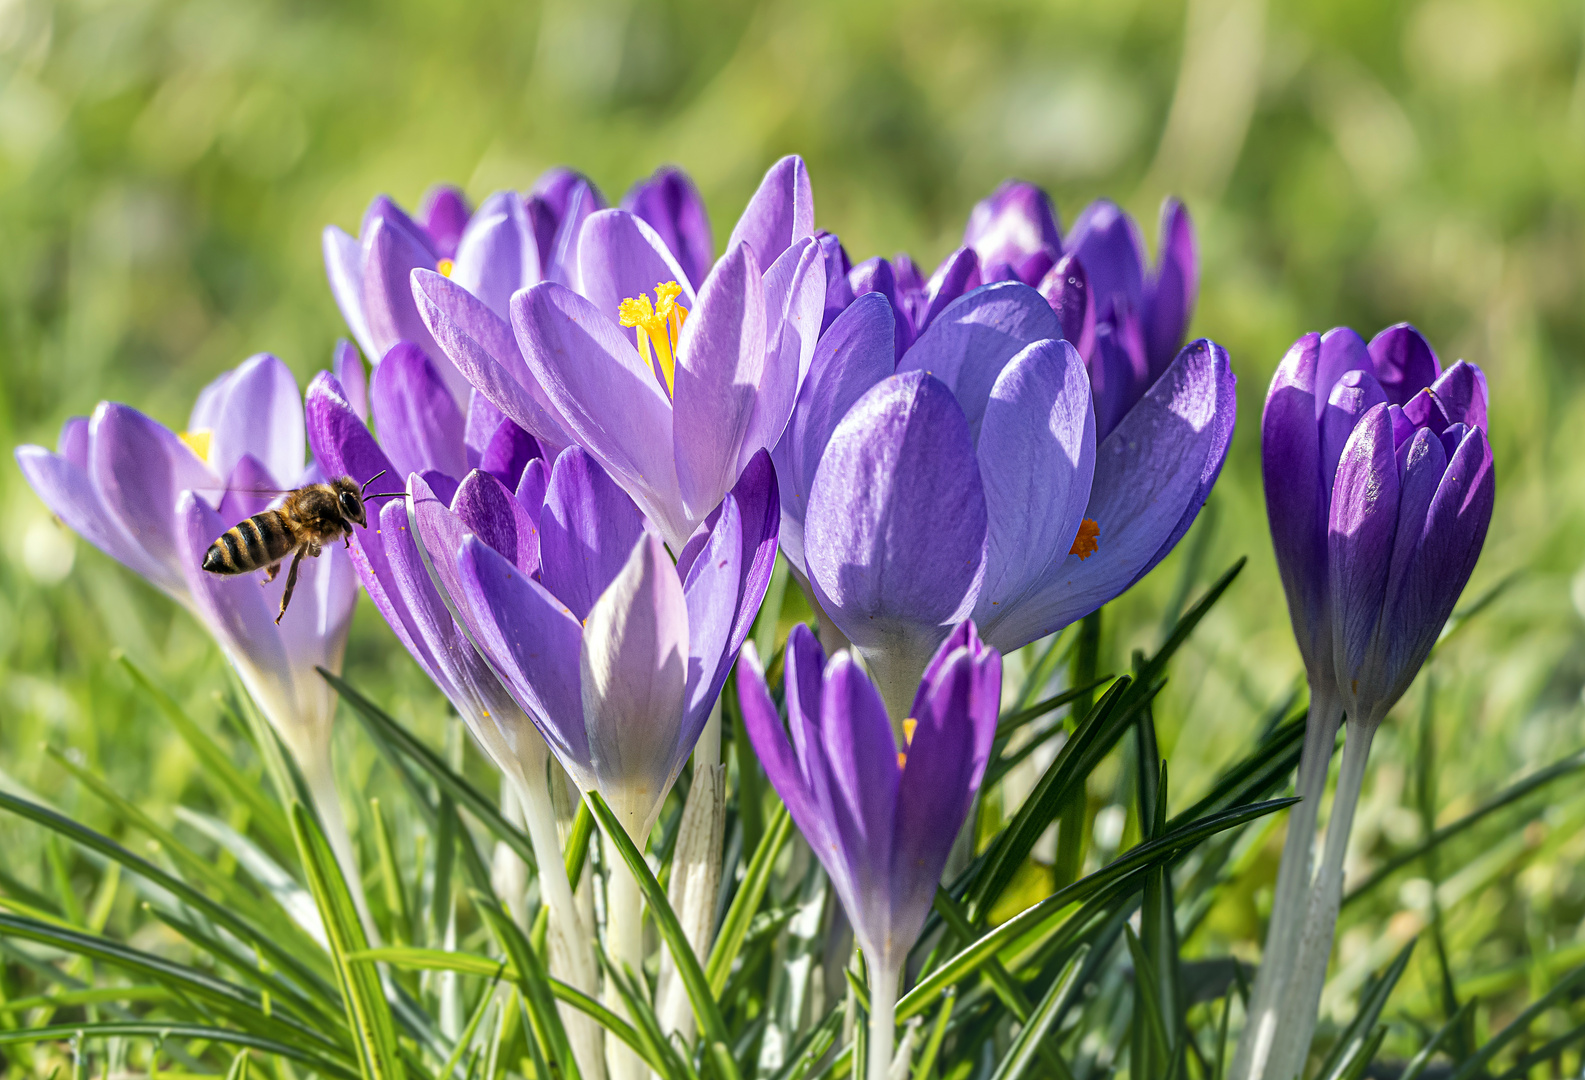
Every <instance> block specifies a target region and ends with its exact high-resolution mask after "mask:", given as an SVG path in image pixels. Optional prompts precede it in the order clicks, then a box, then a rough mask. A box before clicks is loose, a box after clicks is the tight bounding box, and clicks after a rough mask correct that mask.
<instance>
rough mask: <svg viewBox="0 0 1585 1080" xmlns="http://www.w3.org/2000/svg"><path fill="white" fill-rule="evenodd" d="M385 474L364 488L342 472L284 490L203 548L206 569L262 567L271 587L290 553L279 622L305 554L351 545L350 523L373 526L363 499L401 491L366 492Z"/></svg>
mask: <svg viewBox="0 0 1585 1080" xmlns="http://www.w3.org/2000/svg"><path fill="white" fill-rule="evenodd" d="M384 475H385V472H384V470H383V469H382V470H381V471H380V472H377V473H375V474H374V475H373V476H371V477H369V479H368V481H367V483H365V484H363V486H362V487H359V486H358V483H357V481H355V480H353V479H352V477H350V476H343V477H341V478H339V479H337V480H332V481H330V482H329V483H328V484H309V485H308V486H307V487H300V488H298V489H297V490H295V491H288V492H286V493H285V494H286V498H285V499H284V500H283V501H282V502H281V505H280V506H279V507H276V508H275V509H273V510H265V511H262V512H261V513H257V514H254V515H253V516H252V517H250V518H248V519H246V520H245V521H240V522H238V523H237V524H236V525H234V526H232V527H231V528H229V529H227V530H226V531H225V532H224V533H223V534H222V535H221V536H220V538H219V539H218V540H216V541H215V542H214V543H213V544H210V545H209V550H208V551H206V552H204V561H203V564H202V565H203V569H205V570H207V571H209V572H210V573H211V574H225V575H228V576H229V575H233V574H249V573H252V572H253V571H255V570H259V569H263V570H264V571H265V578H264V583H265V584H266V585H268V584H269V583H270V582H272V581H274V580H275V576H276V575H277V574H279V573H280V572H281V562H282V560H284V559H285V558H286V556H288V555H291V556H292V566H291V569H289V570H288V571H287V572H286V591H285V592H283V593H282V594H281V610H280V611H279V612H278V613H277V614H276V616H275V622H276V624H277V625H279V624H280V621H281V616H282V615H285V614H286V605H287V604H290V603H291V602H292V590H293V589H294V588H296V587H297V567H298V564H299V563H301V562H302V561H303V556H305V555H306V556H308V557H309V558H318V557H319V553H320V551H321V550H323V549H324V547H325V546H326V545H328V544H333V543H335V542H336V540H338V539H340V540H341V541H342V543H343V544H344V545H345V546H348V547H350V546H351V544H352V527H353V526H354V525H357V526H359V527H360V528H365V529H366V528H368V526H369V519H368V514H367V511H366V510H365V509H364V499H365V498H370V499H378V498H383V497H385V496H393V497H394V496H397V495H401V494H403V493H402V492H394V491H393V492H382V493H381V494H379V495H367V496H366V495H365V494H364V493H365V492H366V491H368V490H369V484H372V483H374V482H375V481H376V480H378V479H379V478H380V477H382V476H384ZM294 552H295V554H293V553H294Z"/></svg>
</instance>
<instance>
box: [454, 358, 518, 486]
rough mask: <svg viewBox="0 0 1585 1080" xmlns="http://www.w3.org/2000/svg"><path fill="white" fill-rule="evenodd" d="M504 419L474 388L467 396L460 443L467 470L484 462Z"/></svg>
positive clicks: (488, 400) (480, 392)
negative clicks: (465, 448) (461, 442)
mask: <svg viewBox="0 0 1585 1080" xmlns="http://www.w3.org/2000/svg"><path fill="white" fill-rule="evenodd" d="M514 347H515V345H514ZM506 419H507V416H506V414H505V413H504V412H502V411H501V410H500V409H497V408H496V407H495V403H494V402H492V401H491V400H490V399H489V398H488V397H486V396H485V395H484V393H483V392H482V391H481V390H480V389H479V388H478V387H477V386H475V387H474V388H473V392H472V393H470V394H469V395H468V414H467V419H466V420H464V421H463V428H462V441H463V443H464V444H465V445H466V446H467V448H468V468H470V469H477V468H478V467H479V462H481V461H483V460H484V452H485V450H487V449H489V446H490V440H491V439H493V438H495V433H496V432H497V431H499V430H500V428H501V423H502V422H503V421H505V420H506Z"/></svg>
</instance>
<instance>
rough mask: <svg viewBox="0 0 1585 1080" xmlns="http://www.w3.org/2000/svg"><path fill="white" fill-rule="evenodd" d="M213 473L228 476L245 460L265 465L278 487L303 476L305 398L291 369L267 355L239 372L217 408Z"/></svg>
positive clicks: (250, 361) (211, 450)
mask: <svg viewBox="0 0 1585 1080" xmlns="http://www.w3.org/2000/svg"><path fill="white" fill-rule="evenodd" d="M213 408H214V421H213V423H212V424H211V425H209V426H210V428H211V431H212V433H211V435H210V438H209V467H210V468H211V469H212V470H214V472H215V474H216V475H218V476H229V475H231V471H232V470H233V469H235V468H236V467H237V462H238V461H240V460H241V459H242V455H243V454H252V455H253V456H254V457H256V458H258V459H259V461H261V462H263V463H264V466H265V467H266V468H267V469H268V470H269V471H270V475H271V476H273V477H275V479H276V481H277V483H281V484H286V483H290V482H291V481H292V480H294V479H295V478H296V477H297V474H298V473H300V472H302V471H303V398H302V395H301V394H299V393H298V391H297V379H296V378H295V377H293V375H292V372H291V369H290V368H288V367H287V366H286V365H285V364H283V363H282V362H281V361H280V360H279V359H277V358H276V357H274V356H271V355H270V354H269V353H260V354H259V355H257V356H254V357H251V358H249V359H248V360H247V361H245V362H244V363H243V364H242V366H240V367H238V368H237V369H236V371H235V373H234V374H233V375H232V377H231V379H230V380H229V381H228V382H227V383H226V385H225V388H224V389H223V390H222V391H221V392H220V395H219V397H218V399H217V400H216V401H215V402H214V406H213Z"/></svg>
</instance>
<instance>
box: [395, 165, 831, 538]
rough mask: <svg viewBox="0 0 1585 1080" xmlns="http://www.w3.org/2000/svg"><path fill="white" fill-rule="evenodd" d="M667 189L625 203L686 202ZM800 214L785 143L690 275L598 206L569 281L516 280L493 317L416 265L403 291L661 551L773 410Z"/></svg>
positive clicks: (819, 301)
mask: <svg viewBox="0 0 1585 1080" xmlns="http://www.w3.org/2000/svg"><path fill="white" fill-rule="evenodd" d="M655 183H658V184H660V185H661V187H662V188H664V187H665V186H666V185H665V183H664V182H663V181H657V182H655ZM674 189H675V185H673V190H672V195H676V196H677V198H676V199H675V200H673V202H672V203H670V204H668V203H667V202H666V200H667V199H670V198H671V197H672V195H667V194H666V192H665V191H664V190H661V191H657V192H656V193H654V194H653V195H651V194H643V196H642V197H641V198H637V199H635V202H634V205H635V209H644V208H645V207H652V206H653V205H655V204H660V205H662V206H663V207H664V206H665V205H673V206H675V207H681V208H682V209H683V210H686V209H687V207H688V206H690V205H691V203H690V202H689V199H688V197H687V193H686V192H683V193H682V194H678V193H677V191H676V190H674ZM648 190H649V189H646V191H648ZM689 190H691V189H689ZM645 212H646V213H651V212H653V213H654V214H655V215H656V216H657V220H661V218H660V216H659V215H660V213H661V211H660V210H645ZM674 217H675V221H674V222H673V223H672V224H670V225H665V227H666V228H667V229H668V230H670V232H671V233H672V234H673V235H674V236H677V237H681V238H682V239H678V240H676V241H675V242H676V243H677V244H678V246H679V247H681V248H682V249H683V250H684V252H685V253H686V254H687V257H688V259H689V261H690V262H692V263H693V264H694V267H695V269H694V273H697V272H698V269H697V267H698V265H699V264H700V263H701V262H702V260H701V259H700V258H699V257H698V253H699V252H700V251H701V250H702V245H703V243H704V239H703V237H702V234H700V233H699V231H698V230H697V228H696V225H697V221H696V220H695V218H694V215H693V214H692V212H691V211H689V212H688V213H683V212H681V210H679V211H678V212H677V213H676V214H675V215H674ZM813 220H814V209H813V201H812V196H811V194H810V188H809V179H808V175H807V173H806V172H805V170H804V167H803V163H802V161H800V160H799V159H797V158H785V159H783V160H782V161H781V162H779V163H777V165H776V166H774V167H773V168H772V169H771V170H770V172H769V173H768V174H767V175H766V177H765V180H764V182H763V183H762V184H761V186H760V188H759V190H758V192H757V193H756V194H755V196H754V198H753V199H752V200H751V201H750V203H749V206H748V209H747V210H745V212H744V214H743V217H742V218H741V219H740V220H739V222H738V224H737V227H736V228H735V229H734V230H733V233H732V236H731V238H730V239H729V240H728V243H727V251H726V254H725V255H724V256H723V257H722V258H721V259H720V260H718V261H717V262H716V263H715V264H714V266H713V268H711V269H710V271H709V274H708V275H707V276H706V277H705V278H704V280H703V281H702V282H700V281H695V280H694V278H693V276H692V275H691V274H690V273H689V272H688V271H687V270H686V269H685V268H684V266H683V263H682V261H680V259H679V258H678V257H677V256H676V255H674V253H673V251H672V249H671V248H670V247H669V246H668V243H667V241H666V240H665V239H663V238H662V235H661V233H660V232H659V231H657V229H656V228H655V227H653V226H652V225H651V224H650V223H649V222H648V221H647V220H646V219H645V218H644V217H641V216H640V215H639V214H638V213H634V212H629V211H626V210H604V211H600V212H598V213H595V214H593V215H591V216H590V217H589V218H588V220H587V221H585V222H584V223H583V227H582V229H581V231H580V233H579V236H578V251H577V272H576V275H575V280H574V282H573V284H572V287H568V286H566V285H563V284H559V283H557V282H555V281H547V282H544V283H541V284H539V285H536V286H533V287H532V288H529V289H526V290H523V291H521V292H519V293H517V294H516V295H515V296H513V297H512V301H511V312H510V315H511V321H510V325H508V324H507V322H506V321H505V320H503V319H501V318H500V317H499V314H498V313H497V312H495V311H492V310H491V309H490V308H489V307H488V306H486V305H484V304H482V303H480V302H478V300H477V299H476V298H475V297H474V296H473V295H472V294H471V293H470V292H469V291H468V290H466V289H463V288H461V287H459V286H458V285H457V284H456V282H455V281H454V280H453V279H452V278H447V277H445V276H443V275H441V274H439V273H436V272H434V271H426V270H423V269H418V270H415V271H414V272H413V275H412V279H413V281H412V285H413V295H414V297H415V299H416V300H417V302H418V307H419V311H420V313H421V314H422V316H423V319H424V322H425V325H426V326H427V327H428V329H429V331H430V332H431V334H432V336H433V338H434V340H436V341H438V342H439V343H440V346H441V348H442V349H443V350H444V351H445V353H446V354H447V355H448V356H449V357H450V358H451V361H452V362H453V363H454V364H455V365H456V366H457V368H458V369H460V370H461V371H462V373H463V374H464V375H465V376H466V377H467V379H468V380H469V381H470V382H472V383H473V385H474V386H475V387H477V388H478V389H479V391H480V392H481V393H483V394H484V395H485V396H486V397H488V398H489V400H490V401H491V402H492V403H494V404H495V406H496V407H497V408H498V409H500V410H501V412H502V413H503V414H504V415H506V416H508V417H511V418H512V419H513V420H515V421H517V423H518V424H519V425H520V426H521V427H522V428H523V429H524V430H526V431H529V432H530V433H532V434H533V435H535V437H536V438H539V439H540V440H541V442H547V443H552V444H558V443H557V440H558V439H559V440H561V441H562V442H566V441H570V442H574V443H576V444H577V445H579V446H581V447H583V448H584V449H585V450H586V451H588V452H589V453H590V454H591V455H592V456H593V457H594V458H595V460H597V461H598V462H599V463H600V465H601V467H602V468H604V469H605V471H606V472H608V473H609V474H610V475H611V477H612V478H613V479H614V480H616V482H617V483H618V484H620V485H621V486H622V488H623V489H624V490H626V491H627V492H628V493H629V494H630V495H631V496H632V497H633V500H634V501H635V502H636V503H637V504H638V506H639V508H640V509H641V510H642V511H643V512H644V514H645V516H646V517H647V518H648V519H649V520H650V521H651V522H652V523H653V524H654V525H655V527H656V528H658V529H659V530H660V533H661V535H662V537H663V538H664V539H665V541H666V542H667V543H668V544H669V545H670V546H671V548H672V550H673V551H678V550H680V549H681V547H682V546H683V544H685V543H686V542H687V540H688V538H689V537H690V536H691V535H692V534H693V533H694V530H695V529H696V528H697V527H698V526H699V524H700V523H701V522H702V521H703V520H704V519H705V518H706V517H707V516H708V515H709V514H711V513H712V512H713V511H714V509H715V507H716V506H717V505H718V504H719V503H720V502H721V499H722V498H723V496H725V495H726V493H727V492H728V491H729V490H731V489H732V487H733V485H734V484H736V482H737V480H738V477H739V476H740V475H741V474H742V473H743V471H744V469H745V468H746V467H747V465H748V462H749V461H750V460H751V459H752V458H753V457H754V455H755V454H756V453H757V452H759V451H760V450H763V449H767V448H769V447H771V446H773V445H775V443H776V441H777V439H778V438H779V437H780V436H781V433H782V430H783V428H785V427H786V424H787V418H788V415H789V414H790V412H791V410H792V406H793V401H794V399H795V397H796V396H797V392H798V387H799V385H800V381H801V379H802V377H803V375H804V374H805V372H806V371H807V370H808V366H809V362H810V359H811V357H812V355H813V351H814V344H815V339H816V337H817V336H818V334H819V328H820V323H821V316H822V313H823V311H824V303H825V261H824V258H823V256H822V254H821V252H820V249H819V246H818V245H817V244H816V242H815V240H814V238H813ZM690 222H691V223H692V224H690ZM663 224H665V222H664V221H663ZM689 237H691V239H689ZM684 240H686V243H684ZM558 445H559V444H558Z"/></svg>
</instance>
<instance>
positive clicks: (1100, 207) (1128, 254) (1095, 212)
mask: <svg viewBox="0 0 1585 1080" xmlns="http://www.w3.org/2000/svg"><path fill="white" fill-rule="evenodd" d="M1067 247H1068V251H1070V252H1072V253H1073V254H1074V255H1077V256H1078V258H1079V261H1080V262H1082V263H1083V264H1084V272H1085V274H1086V275H1088V277H1089V282H1090V287H1091V288H1092V289H1094V290H1095V313H1096V317H1097V318H1099V319H1110V318H1115V317H1116V316H1117V315H1120V314H1122V313H1123V312H1134V313H1136V314H1137V313H1139V312H1141V310H1142V309H1143V306H1144V290H1145V241H1144V238H1143V237H1142V236H1140V235H1139V226H1138V225H1137V224H1135V223H1134V219H1133V218H1132V217H1131V216H1130V215H1128V214H1126V213H1124V212H1123V209H1122V208H1121V207H1120V206H1118V205H1117V204H1116V203H1114V202H1112V201H1111V200H1110V199H1097V200H1095V201H1094V202H1092V203H1091V204H1090V205H1089V206H1086V207H1085V208H1084V209H1083V210H1082V211H1080V213H1079V216H1078V218H1077V220H1075V221H1074V222H1073V231H1072V232H1070V233H1068V245H1067Z"/></svg>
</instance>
